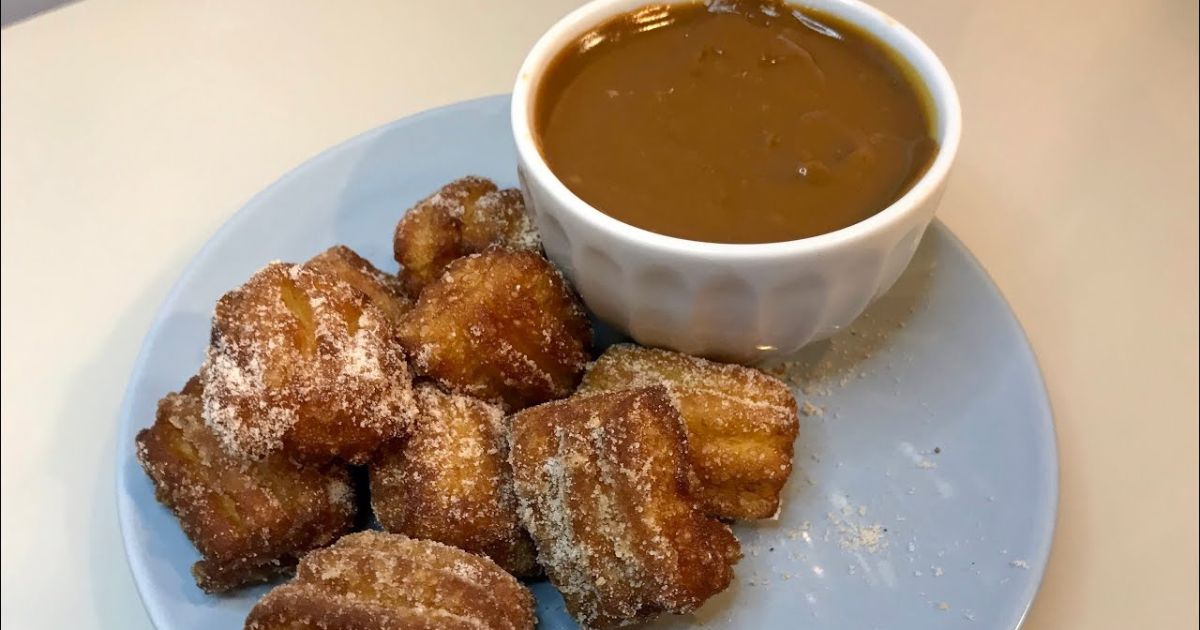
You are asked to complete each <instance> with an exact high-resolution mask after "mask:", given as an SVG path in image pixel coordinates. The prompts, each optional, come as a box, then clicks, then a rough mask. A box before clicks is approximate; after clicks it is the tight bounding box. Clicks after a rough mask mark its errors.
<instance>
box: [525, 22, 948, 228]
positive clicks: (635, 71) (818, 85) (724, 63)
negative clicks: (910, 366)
mask: <svg viewBox="0 0 1200 630" xmlns="http://www.w3.org/2000/svg"><path fill="white" fill-rule="evenodd" d="M534 129H535V133H536V134H537V136H538V138H537V140H538V144H539V147H540V149H541V151H542V155H543V157H544V158H545V159H546V161H547V163H548V164H549V165H550V168H551V170H552V171H554V173H555V175H556V176H558V178H559V179H560V180H562V182H563V183H564V184H566V186H567V187H568V188H570V189H571V190H572V191H573V192H574V193H575V194H576V195H578V196H579V197H580V198H581V199H583V200H584V201H586V202H588V203H589V204H591V205H592V206H594V207H595V208H597V209H599V210H600V211H601V212H604V213H605V214H607V215H609V216H612V217H614V218H616V219H618V220H620V221H623V222H625V223H628V224H631V225H634V226H637V227H640V228H643V229H646V230H650V231H652V232H657V233H659V234H665V235H668V236H675V237H679V238H685V239H690V240H695V241H706V242H713V243H770V242H779V241H788V240H795V239H800V238H805V237H808V236H815V235H818V234H824V233H827V232H832V231H835V230H838V229H841V228H844V227H847V226H849V225H852V224H854V223H857V222H859V221H861V220H863V219H865V218H867V217H870V216H871V215H873V214H876V213H877V212H879V211H881V210H883V209H884V208H886V207H887V206H888V205H890V204H891V203H892V202H893V201H895V200H896V199H898V198H899V197H900V196H901V195H903V194H904V192H906V191H907V190H908V188H909V187H910V186H911V185H912V184H913V183H914V182H915V181H916V180H917V179H918V178H919V177H920V176H921V174H922V173H924V171H925V169H926V168H927V167H928V165H929V163H930V162H931V161H932V159H933V155H934V153H935V152H936V150H937V143H936V142H935V141H934V140H933V139H932V137H931V124H930V119H929V115H928V113H927V112H926V107H925V104H924V100H923V98H922V94H920V93H918V91H917V89H916V88H915V87H914V86H913V85H912V83H911V82H910V81H909V79H908V78H907V76H906V75H905V71H904V70H903V69H902V67H901V66H900V65H899V64H898V62H897V61H895V60H894V59H893V57H891V56H890V53H889V52H888V51H887V49H886V48H885V47H884V45H883V44H881V43H878V42H876V41H875V40H874V39H872V38H871V37H870V36H869V35H866V34H865V33H862V32H861V31H859V30H857V28H856V27H853V26H850V25H848V24H845V23H843V22H841V21H839V20H837V19H835V18H832V17H831V16H826V15H822V14H818V13H815V12H811V11H809V10H807V9H805V10H804V11H801V10H800V9H798V8H796V7H791V6H788V5H786V4H783V3H779V2H774V1H768V2H762V1H756V2H743V1H739V0H734V1H730V0H724V1H720V2H716V1H713V2H709V3H707V4H700V3H696V4H683V5H672V6H658V5H655V6H647V7H643V8H642V9H639V10H637V11H635V12H632V13H628V14H624V15H620V16H617V17H615V18H613V19H611V20H609V21H608V22H605V23H604V24H602V25H601V26H599V27H598V28H596V29H595V30H593V31H591V32H589V33H587V34H585V35H584V36H583V37H581V38H580V39H579V40H577V41H576V42H575V43H573V44H572V45H570V46H568V47H567V48H566V49H564V50H563V51H562V52H560V53H559V54H558V56H557V57H555V58H554V59H553V60H552V61H551V63H550V65H549V67H548V68H547V71H546V73H545V75H544V77H543V79H542V81H541V83H540V85H539V86H538V89H537V93H536V96H535V113H534Z"/></svg>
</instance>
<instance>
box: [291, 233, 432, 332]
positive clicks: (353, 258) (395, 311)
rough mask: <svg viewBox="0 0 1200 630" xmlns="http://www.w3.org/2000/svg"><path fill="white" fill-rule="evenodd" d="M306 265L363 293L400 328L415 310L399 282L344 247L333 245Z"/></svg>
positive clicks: (394, 277)
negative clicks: (412, 310) (408, 315)
mask: <svg viewBox="0 0 1200 630" xmlns="http://www.w3.org/2000/svg"><path fill="white" fill-rule="evenodd" d="M305 266H306V267H308V268H310V269H312V270H314V271H317V272H318V273H324V274H328V275H331V276H333V277H336V278H338V279H339V280H341V281H342V282H345V283H346V284H348V285H350V286H351V287H353V288H354V289H355V290H356V291H359V292H360V293H363V294H364V295H366V296H367V298H368V299H370V300H371V303H372V304H374V305H375V306H378V307H379V309H380V310H381V311H383V313H384V315H386V316H387V318H388V319H389V320H390V321H391V322H392V324H393V325H395V326H398V325H399V324H400V320H401V319H402V318H403V317H404V314H405V313H407V312H408V311H409V309H411V308H412V300H410V299H408V296H407V295H405V293H404V286H403V285H402V284H401V282H400V279H399V278H397V277H396V276H393V275H391V274H386V273H384V272H382V271H380V270H379V269H376V268H375V265H372V264H371V263H370V261H368V260H367V259H365V258H363V257H362V256H359V255H358V254H357V253H355V251H354V250H352V249H350V248H349V247H346V246H345V245H334V246H333V247H330V248H329V249H327V250H325V251H323V252H321V253H320V254H317V255H316V256H314V257H313V258H312V259H311V260H309V261H308V262H307V263H305Z"/></svg>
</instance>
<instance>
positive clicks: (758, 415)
mask: <svg viewBox="0 0 1200 630" xmlns="http://www.w3.org/2000/svg"><path fill="white" fill-rule="evenodd" d="M649 385H664V386H666V387H667V389H668V390H669V391H670V392H671V395H672V397H673V399H674V400H675V404H676V405H677V406H678V408H679V413H680V414H681V415H682V416H683V419H684V421H685V423H686V426H687V433H688V455H689V459H690V460H691V463H692V472H693V480H692V488H693V490H694V492H695V494H696V496H697V498H698V499H699V500H700V502H701V504H702V506H703V507H704V509H705V511H707V512H708V513H709V514H712V515H714V516H719V517H722V518H738V519H754V518H768V517H771V516H774V515H775V514H776V513H777V512H778V511H779V491H780V490H781V489H782V488H783V484H784V483H785V482H786V481H787V479H788V476H789V475H791V473H792V443H793V442H794V441H795V440H796V432H797V431H798V429H799V418H798V417H797V416H796V399H795V398H794V397H793V396H792V393H791V391H790V390H789V389H788V386H787V385H785V384H784V383H783V382H782V381H780V380H779V379H776V378H772V377H771V376H768V375H766V374H764V373H762V372H760V371H759V370H755V369H753V368H748V367H744V366H741V365H731V364H725V363H715V362H713V361H707V360H705V359H700V358H697V357H693V356H689V355H686V354H680V353H678V352H670V351H667V350H657V349H653V348H643V347H640V346H635V345H632V344H618V345H615V346H612V347H610V348H609V349H608V350H607V351H606V352H605V353H604V354H603V355H601V356H600V358H599V359H597V360H596V362H595V363H594V364H592V365H591V366H589V367H588V371H587V373H586V374H584V377H583V383H582V384H581V385H580V387H579V391H580V392H581V393H582V392H598V391H611V390H616V389H624V388H628V387H646V386H649Z"/></svg>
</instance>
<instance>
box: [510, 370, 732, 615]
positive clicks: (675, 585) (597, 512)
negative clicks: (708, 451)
mask: <svg viewBox="0 0 1200 630" xmlns="http://www.w3.org/2000/svg"><path fill="white" fill-rule="evenodd" d="M511 423H512V436H511V451H510V454H509V459H510V461H511V463H512V466H513V477H514V480H515V487H516V492H517V498H518V506H519V508H518V509H519V514H520V516H521V520H522V522H524V524H525V526H526V527H527V528H528V529H529V532H530V534H531V535H532V536H533V539H534V542H535V543H536V544H537V549H538V560H539V562H541V564H542V566H543V567H544V568H545V570H546V573H547V574H548V575H549V577H550V580H551V581H552V582H553V583H554V585H555V586H556V587H557V588H558V589H559V590H560V591H561V592H562V594H563V598H564V600H565V601H566V604H567V610H568V611H569V612H570V613H571V615H572V616H573V617H575V619H576V621H578V622H579V624H580V625H582V626H583V627H585V628H606V627H613V626H619V625H626V624H629V623H634V622H637V621H642V620H646V619H650V618H652V617H654V616H656V615H658V614H660V613H668V612H669V613H686V612H690V611H692V610H694V609H695V608H697V607H698V606H700V605H701V604H702V603H704V601H705V600H707V599H708V598H709V597H711V596H712V595H714V594H716V593H718V592H720V591H721V590H723V589H725V587H727V586H728V585H729V583H730V580H732V578H733V568H732V566H733V564H734V563H735V562H736V561H737V560H738V558H740V556H741V551H740V549H739V546H738V542H737V540H736V539H735V538H734V537H733V533H732V532H731V531H730V529H729V527H728V526H727V525H725V524H723V523H721V522H720V521H717V520H715V519H712V518H709V517H707V516H706V515H704V513H703V512H701V511H700V510H699V509H698V507H697V506H696V504H695V502H694V500H693V497H692V496H691V494H690V493H689V490H688V462H687V443H686V437H685V435H684V431H683V427H682V419H681V418H680V417H679V412H678V411H677V410H676V409H675V406H674V405H673V403H672V401H671V398H670V396H669V394H668V393H667V390H666V389H665V388H663V387H648V388H642V389H628V390H621V391H614V392H601V393H596V394H590V395H577V396H572V397H571V398H568V399H566V400H561V401H556V402H551V403H547V404H544V405H540V406H538V407H533V408H530V409H526V410H524V411H522V412H520V413H517V414H516V415H514V416H513V417H512V418H511Z"/></svg>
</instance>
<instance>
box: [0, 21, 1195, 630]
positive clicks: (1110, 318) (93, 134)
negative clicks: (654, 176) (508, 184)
mask: <svg viewBox="0 0 1200 630" xmlns="http://www.w3.org/2000/svg"><path fill="white" fill-rule="evenodd" d="M439 4H441V3H436V2H382V1H381V2H330V1H318V0H313V1H304V2H297V1H284V0H279V1H276V2H259V1H253V2H235V1H232V0H229V1H224V2H220V1H211V2H189V1H182V0H180V1H175V2H165V1H163V2H145V1H135V0H129V1H119V0H85V1H84V2H81V3H79V4H76V5H73V6H69V7H67V8H65V9H63V10H60V11H57V12H54V13H51V14H47V15H44V16H41V17H38V18H35V19H33V20H32V21H30V22H27V23H24V24H20V25H18V26H15V27H13V28H10V29H7V30H4V31H3V35H2V40H3V55H2V58H3V88H2V94H3V129H2V133H0V137H2V138H3V141H2V142H3V155H2V162H3V181H2V189H3V245H2V248H0V250H2V252H3V265H2V270H3V344H2V347H3V397H2V400H3V412H2V419H3V436H2V440H0V441H2V443H3V460H2V461H3V509H2V514H3V549H2V554H0V555H2V559H3V599H2V601H3V620H2V621H3V626H4V628H5V629H9V628H13V629H17V628H42V627H46V628H130V629H135V630H136V629H138V628H147V627H148V626H149V622H148V621H147V619H146V617H145V614H144V613H143V612H142V609H141V605H140V603H139V601H138V598H137V594H136V592H135V590H134V586H133V583H132V580H131V578H130V574H129V570H128V568H127V566H126V564H125V560H124V556H123V552H122V547H121V542H120V538H119V534H118V530H117V520H116V514H115V506H114V490H113V455H112V453H113V440H114V427H115V423H116V412H117V406H118V402H119V400H120V398H121V395H122V392H123V389H124V387H125V381H126V377H127V375H128V373H129V370H130V367H131V365H132V362H133V358H134V355H135V353H136V352H137V350H138V346H139V344H140V343H141V339H142V336H143V334H145V332H146V330H147V327H148V325H149V323H150V320H151V317H152V315H153V313H154V310H155V308H156V307H157V305H158V304H159V302H160V301H161V300H162V299H163V297H164V296H165V294H166V292H167V289H168V287H169V285H170V284H171V283H172V281H173V280H174V279H175V277H176V276H177V275H178V274H179V272H180V270H182V269H183V266H184V265H185V264H186V263H187V261H188V260H189V258H191V256H192V255H193V254H194V253H195V252H196V251H197V249H198V248H199V247H200V245H201V244H202V243H203V242H204V240H205V239H207V238H208V236H209V235H210V234H212V232H213V231H214V230H215V229H216V228H217V226H219V225H220V224H221V223H222V222H223V221H225V220H226V219H227V218H228V217H229V216H230V214H231V213H232V212H234V211H235V210H236V209H237V208H238V207H239V206H240V205H241V204H242V203H243V202H244V201H245V200H246V199H247V198H249V197H250V196H251V195H252V194H254V193H255V192H256V191H258V190H259V189H261V188H263V187H264V186H266V185H267V184H269V183H270V182H271V181H272V180H274V179H275V178H276V177H277V176H279V175H280V174H281V173H283V172H284V171H286V170H287V169H289V168H291V167H292V166H294V165H296V164H297V163H299V162H301V161H302V160H304V159H305V158H308V157H309V156H312V155H313V154H315V153H317V152H319V151H321V150H322V149H324V148H326V147H328V146H330V145H332V144H334V143H336V142H338V141H340V140H342V139H344V138H347V137H349V136H351V135H354V134H356V133H358V132H360V131H363V130H366V129H369V128H371V127H374V126H376V125H379V124H382V123H385V122H388V121H390V120H393V119H395V118H398V117H401V116H404V115H406V114H410V113H413V112H416V111H419V110H422V109H425V108H428V107H432V106H435V105H441V104H444V103H450V102H453V101H457V100H461V99H467V98H471V97H476V96H481V95H485V94H493V93H499V92H505V91H507V90H508V88H509V85H510V81H511V79H512V78H513V76H514V73H515V71H516V68H517V65H518V63H519V62H520V60H521V58H522V56H523V55H524V52H525V51H526V49H527V48H528V47H529V46H530V45H531V44H532V43H533V41H534V40H535V38H536V37H537V36H538V35H539V34H540V33H541V32H542V30H544V29H545V28H546V27H547V26H549V25H550V24H551V23H552V22H553V21H554V20H555V19H557V18H558V17H559V16H561V15H563V14H564V13H565V12H566V11H567V10H568V9H569V8H570V5H572V4H574V3H573V2H570V1H569V0H558V1H555V0H535V1H525V2H511V3H500V2H484V1H477V0H458V1H457V2H453V3H445V6H446V7H447V8H444V9H439V8H437V5H439ZM878 4H879V5H881V7H882V8H884V9H885V10H888V11H890V12H891V13H892V14H893V15H894V16H895V17H897V18H899V19H900V20H902V21H904V22H905V23H907V24H908V25H909V26H910V27H912V28H913V30H915V31H916V32H917V33H918V34H919V35H921V36H923V37H924V38H926V40H927V41H928V42H929V43H930V44H931V45H932V46H933V48H934V49H935V50H936V51H938V53H940V54H941V56H942V57H943V59H944V60H945V62H946V65H947V66H948V67H949V68H950V71H951V73H952V74H953V76H954V77H955V79H956V80H957V82H958V86H959V89H960V91H961V95H962V101H963V108H964V112H965V120H966V130H967V131H966V134H965V138H964V141H963V145H962V152H961V154H960V161H959V164H958V166H957V170H956V171H955V173H954V175H953V179H952V181H951V183H950V190H949V192H948V193H947V194H946V197H945V200H944V202H943V204H942V211H941V217H942V218H943V220H945V222H946V223H947V224H948V225H949V226H950V228H951V229H952V230H953V231H954V232H955V233H956V234H957V235H958V236H960V237H961V238H962V239H963V240H964V241H965V242H966V244H967V245H968V246H969V247H970V248H971V250H972V251H973V252H974V253H975V254H976V256H978V257H979V259H980V260H981V261H982V262H983V264H984V266H985V267H986V268H987V269H988V271H989V272H990V273H991V274H992V276H993V277H994V278H995V279H996V282H997V283H998V284H999V285H1000V288H1001V289H1002V290H1003V291H1004V293H1005V295H1006V296H1007V297H1008V299H1009V301H1010V302H1011V303H1012V306H1013V308H1014V309H1015V311H1016V313H1017V315H1018V316H1019V317H1020V319H1021V321H1022V322H1023V324H1024V325H1025V328H1026V330H1027V331H1028V333H1029V336H1030V338H1031V339H1032V342H1033V346H1034V348H1035V349H1036V351H1037V354H1038V356H1039V358H1040V361H1041V364H1042V368H1043V370H1044V371H1045V376H1046V381H1047V383H1048V386H1049V390H1050V394H1051V398H1052V399H1053V404H1054V409H1055V414H1056V419H1057V426H1058V436H1059V451H1060V454H1061V460H1062V501H1061V505H1060V513H1059V527H1058V531H1057V535H1056V537H1055V540H1054V551H1053V554H1052V557H1051V560H1050V566H1049V570H1048V573H1047V576H1046V580H1045V584H1044V587H1043V589H1042V593H1041V595H1040V596H1039V598H1038V600H1037V602H1036V604H1035V605H1034V608H1033V612H1032V613H1031V615H1030V617H1029V620H1028V623H1027V625H1026V628H1028V630H1048V629H1054V628H1088V629H1094V628H1145V629H1152V628H1153V629H1158V628H1195V627H1196V623H1197V385H1196V383H1197V175H1196V172H1197V26H1196V24H1197V8H1196V3H1195V2H1188V1H1186V0H1170V1H1167V0H1159V1H1145V2H1143V1H1133V2H1131V1H1129V0H1092V1H1089V2H1064V1H1057V0H1050V1H1038V0H1007V1H1001V0H995V1H990V2H985V1H982V0H908V1H902V0H880V2H879V3H878ZM966 623H967V622H965V621H964V624H966ZM973 627H983V626H982V625H980V624H978V623H976V624H975V625H974V626H973Z"/></svg>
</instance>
